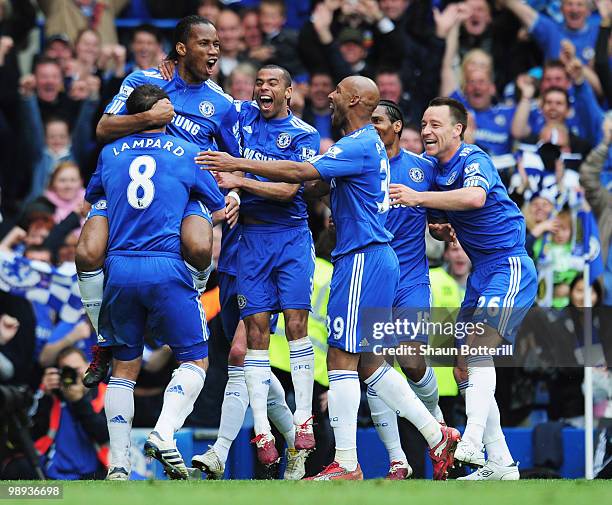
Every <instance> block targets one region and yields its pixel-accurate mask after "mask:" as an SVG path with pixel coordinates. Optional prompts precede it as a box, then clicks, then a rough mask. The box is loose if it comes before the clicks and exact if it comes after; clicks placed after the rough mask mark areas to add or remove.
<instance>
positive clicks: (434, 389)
mask: <svg viewBox="0 0 612 505" xmlns="http://www.w3.org/2000/svg"><path fill="white" fill-rule="evenodd" d="M408 384H409V385H410V388H411V389H412V390H413V391H414V393H415V394H416V395H417V396H418V398H419V400H421V401H422V402H423V405H425V406H426V407H427V410H429V412H431V415H432V416H434V418H435V419H436V421H438V422H439V423H443V422H444V416H443V415H442V410H440V406H439V405H438V400H439V398H440V397H439V394H438V379H436V374H435V373H434V371H433V368H431V367H430V366H428V367H427V369H426V370H425V375H423V377H422V378H421V380H420V381H418V382H413V381H411V380H410V379H408Z"/></svg>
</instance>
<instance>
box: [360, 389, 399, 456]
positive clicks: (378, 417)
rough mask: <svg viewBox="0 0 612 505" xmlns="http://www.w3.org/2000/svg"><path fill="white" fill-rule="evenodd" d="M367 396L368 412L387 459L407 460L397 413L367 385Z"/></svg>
mask: <svg viewBox="0 0 612 505" xmlns="http://www.w3.org/2000/svg"><path fill="white" fill-rule="evenodd" d="M367 397H368V405H369V406H370V414H371V415H372V422H373V423H374V427H375V428H376V432H377V433H378V436H379V437H380V440H381V441H382V443H383V444H384V446H385V449H387V453H388V454H389V461H390V462H393V461H404V462H405V461H407V458H406V454H404V451H403V450H402V444H401V442H400V436H399V430H398V428H397V415H396V414H395V412H393V411H392V410H391V409H390V408H389V406H388V405H387V404H386V403H385V402H384V401H382V400H381V399H380V398H379V397H378V395H377V394H376V393H375V392H374V390H373V389H372V388H370V387H368V392H367Z"/></svg>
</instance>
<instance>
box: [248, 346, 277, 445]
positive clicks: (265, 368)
mask: <svg viewBox="0 0 612 505" xmlns="http://www.w3.org/2000/svg"><path fill="white" fill-rule="evenodd" d="M271 374H272V371H271V370H270V353H269V351H267V350H256V349H247V352H246V356H245V358H244V378H245V379H246V385H247V389H248V391H249V404H250V405H251V410H252V411H253V422H254V424H255V434H256V435H260V434H262V433H270V423H269V422H268V408H267V403H268V391H269V389H270V380H271V378H270V376H271Z"/></svg>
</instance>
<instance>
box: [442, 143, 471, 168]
mask: <svg viewBox="0 0 612 505" xmlns="http://www.w3.org/2000/svg"><path fill="white" fill-rule="evenodd" d="M464 148H465V142H461V144H460V145H459V147H458V149H457V151H456V152H455V154H453V157H452V158H451V159H450V160H448V161H447V162H446V163H440V162H438V167H439V168H440V172H441V173H446V172H448V171H449V170H451V169H452V168H453V167H454V166H455V165H456V164H457V160H458V159H459V155H460V154H461V152H462V151H463V149H464Z"/></svg>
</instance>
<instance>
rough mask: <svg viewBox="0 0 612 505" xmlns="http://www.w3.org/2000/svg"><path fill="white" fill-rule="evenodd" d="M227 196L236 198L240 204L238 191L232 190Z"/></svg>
mask: <svg viewBox="0 0 612 505" xmlns="http://www.w3.org/2000/svg"><path fill="white" fill-rule="evenodd" d="M227 196H230V197H232V198H233V199H234V200H236V201H237V202H238V205H240V195H238V193H236V192H235V191H230V192H229V193H228V194H227Z"/></svg>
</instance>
